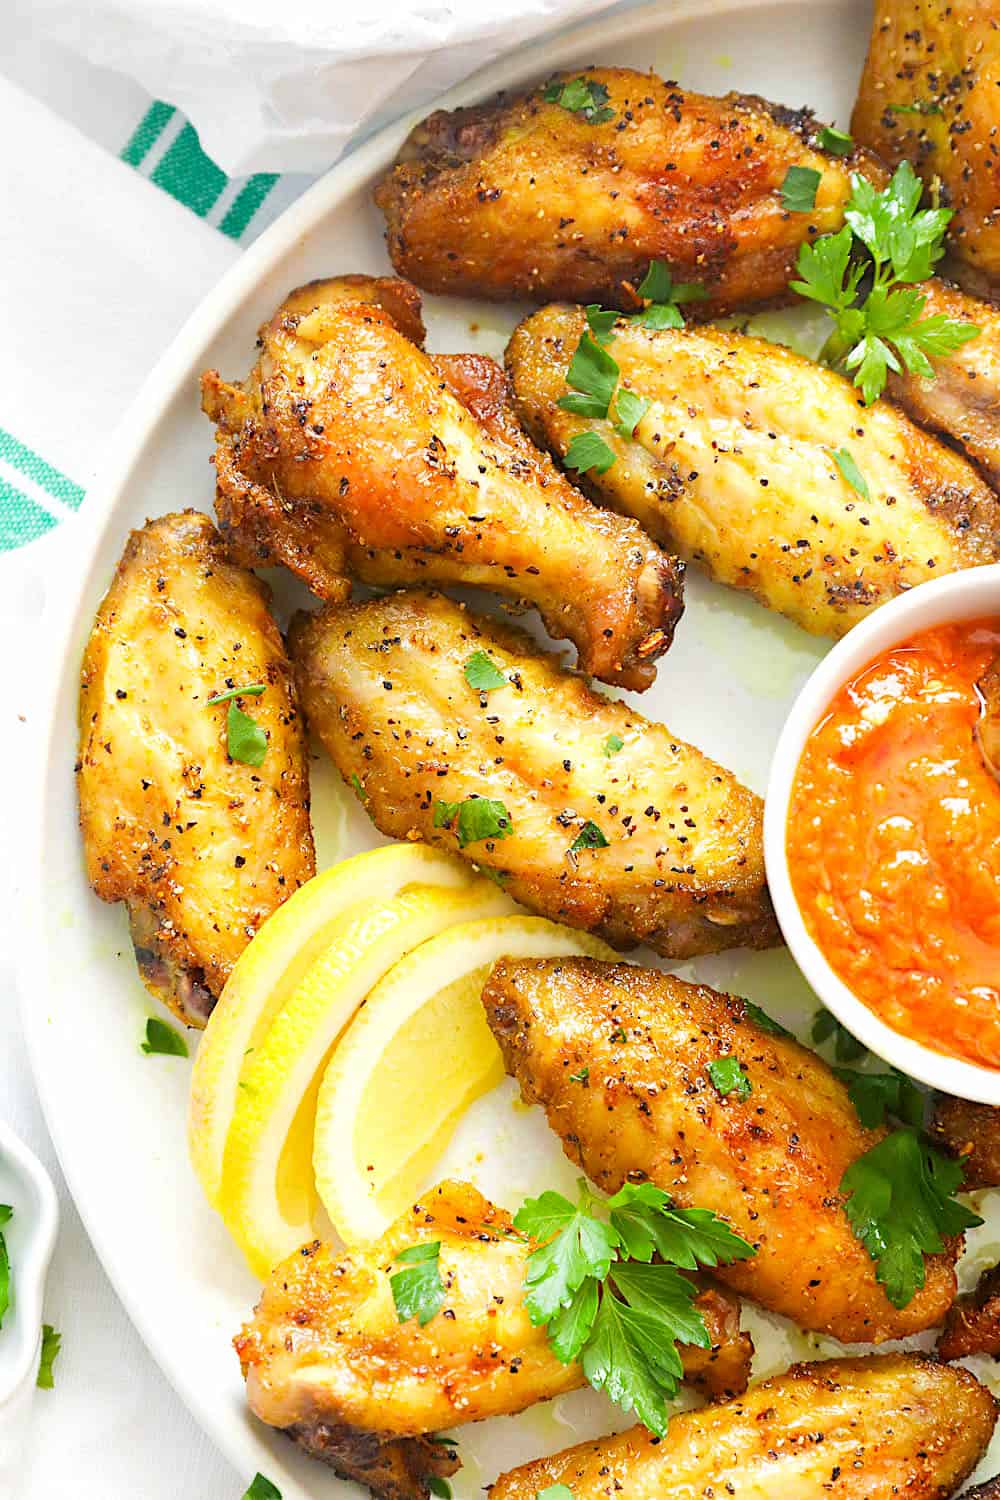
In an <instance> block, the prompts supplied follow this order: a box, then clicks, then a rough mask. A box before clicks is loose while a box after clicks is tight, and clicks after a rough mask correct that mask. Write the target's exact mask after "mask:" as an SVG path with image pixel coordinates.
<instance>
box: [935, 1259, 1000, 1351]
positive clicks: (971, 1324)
mask: <svg viewBox="0 0 1000 1500" xmlns="http://www.w3.org/2000/svg"><path fill="white" fill-rule="evenodd" d="M937 1352H938V1354H939V1355H940V1357H941V1358H942V1359H966V1358H968V1356H969V1355H970V1354H992V1355H993V1356H994V1358H995V1357H996V1356H997V1355H998V1354H1000V1266H993V1267H991V1268H990V1269H989V1270H988V1271H984V1272H983V1274H982V1275H981V1276H980V1278H979V1280H978V1282H977V1283H976V1286H975V1288H974V1290H973V1291H971V1292H967V1293H965V1294H964V1295H963V1296H961V1297H957V1298H956V1299H955V1303H954V1305H953V1306H952V1307H951V1308H950V1309H949V1312H948V1318H947V1321H946V1323H945V1326H944V1333H943V1334H942V1335H941V1337H940V1339H939V1340H938V1346H937Z"/></svg>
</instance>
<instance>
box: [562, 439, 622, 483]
mask: <svg viewBox="0 0 1000 1500" xmlns="http://www.w3.org/2000/svg"><path fill="white" fill-rule="evenodd" d="M614 461H615V454H614V449H613V448H609V447H608V445H607V443H606V442H605V441H604V439H603V438H602V437H601V435H600V433H599V432H578V433H577V434H576V435H575V436H574V437H573V438H572V439H571V440H570V443H569V446H568V447H567V449H566V456H565V458H564V459H563V465H564V467H565V468H567V469H575V470H576V471H577V473H578V474H586V473H588V472H589V471H590V470H591V469H596V470H597V472H598V474H606V473H607V472H608V470H609V469H610V468H611V465H612V464H613V463H614Z"/></svg>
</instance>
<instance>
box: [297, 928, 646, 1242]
mask: <svg viewBox="0 0 1000 1500" xmlns="http://www.w3.org/2000/svg"><path fill="white" fill-rule="evenodd" d="M581 953H582V954H587V955H590V956H591V957H594V958H607V959H613V958H615V957H617V955H616V954H615V953H613V952H612V950H611V949H610V948H608V947H607V946H606V944H604V943H602V942H600V941H599V940H598V939H597V938H592V937H589V936H587V934H586V933H582V932H574V931H572V930H571V929H570V928H568V927H562V926H560V925H559V924H558V923H556V922H549V921H546V920H545V919H544V918H543V917H525V916H502V917H492V918H489V919H485V920H477V921H472V922H465V923H462V924H461V925H459V926H455V927H449V928H448V930H447V931H446V932H443V933H442V934H441V935H440V936H438V937H434V938H430V939H429V940H428V941H427V942H425V943H422V944H421V946H420V947H419V948H416V949H415V950H414V951H413V952H411V953H409V954H407V956H406V957H405V958H401V959H400V960H399V962H398V963H396V964H395V965H394V966H393V968H391V969H390V970H389V972H388V973H387V974H386V975H385V977H384V978H383V979H381V980H380V981H379V983H378V984H377V985H376V986H375V988H374V989H373V990H372V991H371V992H370V994H369V996H368V999H367V1001H366V1003H365V1006H364V1008H363V1009H362V1010H361V1011H359V1012H358V1014H357V1016H356V1018H355V1019H354V1020H353V1021H352V1023H351V1025H350V1026H349V1027H348V1029H347V1031H346V1032H345V1034H344V1036H343V1037H342V1038H341V1040H340V1042H339V1044H338V1046H337V1048H336V1051H335V1052H334V1053H333V1056H332V1058H331V1060H330V1062H329V1064H328V1066H327V1069H326V1072H325V1074H324V1076H323V1080H322V1083H321V1084H320V1088H319V1095H318V1099H317V1101H316V1128H315V1145H314V1154H313V1162H314V1166H315V1176H316V1187H317V1190H318V1192H319V1196H320V1198H321V1199H322V1202H323V1205H324V1207H325V1208H326V1211H327V1213H328V1215H329V1217H330V1220H331V1222H332V1224H333V1226H334V1228H335V1229H336V1230H337V1233H338V1234H339V1235H340V1236H341V1237H342V1239H344V1240H345V1241H346V1242H347V1243H348V1244H356V1243H359V1242H363V1241H367V1240H374V1239H377V1238H378V1236H379V1235H381V1234H382V1233H383V1231H384V1230H385V1228H386V1227H387V1225H388V1224H389V1223H390V1222H391V1221H392V1220H393V1219H394V1218H396V1216H397V1215H398V1214H399V1213H401V1212H402V1211H403V1209H404V1208H406V1207H407V1205H408V1204H410V1203H412V1202H413V1201H414V1198H415V1197H416V1196H417V1194H418V1193H419V1191H420V1189H421V1187H422V1186H423V1183H424V1181H425V1179H426V1178H427V1176H428V1175H429V1174H430V1173H431V1172H432V1170H433V1168H434V1165H435V1163H436V1161H437V1160H438V1158H439V1157H440V1155H441V1153H442V1152H443V1151H444V1148H445V1147H446V1146H447V1144H448V1141H449V1139H450V1137H451V1135H452V1132H453V1130H454V1128H455V1125H456V1124H457V1122H458V1120H459V1118H460V1116H461V1115H462V1113H463V1112H464V1111H465V1110H466V1109H467V1108H468V1107H469V1105H470V1104H471V1103H472V1102H473V1100H475V1099H477V1098H478V1097H479V1096H480V1095H481V1094H483V1093H485V1092H486V1091H487V1089H490V1088H492V1087H493V1086H494V1085H495V1084H496V1083H498V1082H499V1080H500V1079H501V1077H502V1076H503V1063H502V1060H501V1057H500V1049H499V1048H498V1046H497V1044H496V1042H495V1041H494V1039H493V1034H492V1032H491V1031H490V1028H489V1025H488V1024H487V1021H486V1013H485V1011H484V1010H483V1007H482V1004H481V996H482V990H483V985H484V984H485V982H486V977H487V975H488V973H489V971H490V968H491V966H492V964H493V963H494V961H495V960H496V959H498V958H500V957H502V956H505V955H506V956H509V957H515V958H548V957H555V956H558V955H560V954H581Z"/></svg>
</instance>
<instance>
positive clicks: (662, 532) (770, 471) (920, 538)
mask: <svg viewBox="0 0 1000 1500" xmlns="http://www.w3.org/2000/svg"><path fill="white" fill-rule="evenodd" d="M585 329H586V322H585V318H584V312H583V309H582V308H578V307H570V306H568V305H566V304H554V305H551V306H549V307H545V308H542V309H541V310H540V311H539V312H536V313H534V314H533V315H532V316H531V317H529V318H527V319H526V320H525V321H524V322H523V323H522V324H521V325H520V326H519V327H518V328H517V329H516V330H515V332H514V335H513V337H512V338H511V341H510V344H509V346H508V349H507V362H508V368H509V370H510V373H511V376H512V378H513V382H514V391H515V396H516V399H517V404H518V410H519V411H520V414H521V417H522V419H523V421H524V422H525V425H526V426H527V427H528V430H529V431H530V432H531V433H532V435H533V436H534V437H535V439H536V441H538V442H540V443H544V444H545V445H546V446H547V447H549V448H550V449H551V451H552V452H553V453H554V454H555V455H556V457H558V458H560V459H563V460H565V458H566V455H567V450H568V448H569V445H570V443H571V441H572V439H573V438H574V436H575V435H576V434H578V433H580V432H583V431H585V430H587V429H588V428H590V429H594V430H596V431H597V432H598V433H599V434H600V436H601V437H602V438H603V439H604V441H605V443H607V445H608V446H609V448H610V449H611V451H612V452H613V454H614V462H613V463H612V464H611V466H610V467H609V468H607V469H606V470H605V472H604V473H599V472H598V471H597V469H592V470H591V471H590V472H589V473H588V474H587V475H586V479H585V481H584V484H585V488H586V489H587V490H588V492H589V493H590V494H591V495H592V496H593V497H594V498H595V499H597V500H599V501H600V502H601V504H604V505H611V506H614V507H615V509H617V510H621V511H625V512H627V513H628V514H630V515H634V516H636V517H637V518H638V519H639V520H640V521H641V522H642V524H643V525H644V526H645V528H646V529H647V531H648V532H649V533H650V535H651V536H654V537H656V538H657V539H658V540H660V541H661V542H664V543H666V544H668V545H669V546H670V547H671V548H673V549H675V550H676V551H677V552H679V553H680V555H681V556H682V557H684V558H687V559H689V560H691V561H694V562H697V563H698V564H700V566H701V567H703V568H704V569H705V570H706V571H707V572H708V573H709V575H710V576H711V577H712V578H715V579H717V580H718V581H719V582H720V583H726V584H729V585H730V586H731V587H733V588H739V589H745V590H747V591H748V592H750V593H752V594H753V595H754V596H755V597H756V598H758V599H759V600H760V601H761V603H763V604H766V605H768V606H769V607H770V608H771V609H775V610H778V611H779V612H780V613H781V614H784V615H787V616H788V618H789V619H791V620H794V621H796V623H797V624H799V625H801V626H803V627H804V628H805V629H806V630H809V631H811V632H813V633H814V634H816V635H843V634H844V633H845V632H846V631H847V630H849V629H850V628H851V626H852V625H855V624H856V623H857V622H858V620H860V619H862V618H863V617H864V616H865V615H866V614H868V613H869V612H870V611H871V610H872V609H875V608H877V607H878V606H879V605H880V604H883V603H884V602H885V601H886V600H887V599H891V598H892V597H893V596H894V595H896V594H898V593H901V592H902V591H903V590H904V589H908V588H910V587H912V586H913V585H914V584H916V583H920V582H922V581H923V580H924V579H927V578H937V577H939V576H940V575H941V574H942V573H949V572H954V571H957V570H958V569H960V568H969V567H973V566H975V565H977V564H980V563H990V562H996V561H998V560H1000V501H998V499H997V497H996V496H995V495H994V493H993V492H992V490H991V489H990V488H989V487H988V486H987V485H986V484H985V483H984V482H983V480H982V479H981V478H980V476H979V474H978V473H976V471H975V470H974V469H973V468H972V466H971V465H970V464H968V463H967V462H966V461H965V460H964V459H963V458H961V457H960V456H959V455H958V454H957V453H954V452H953V451H952V450H951V449H950V448H946V447H945V446H944V444H943V443H940V442H938V441H937V439H936V438H933V437H931V436H930V435H929V434H928V433H926V432H923V431H922V430H921V429H920V428H919V427H916V426H914V424H913V423H912V422H910V421H909V420H908V419H907V418H906V417H905V416H904V415H903V414H902V413H901V412H900V411H898V410H897V408H896V407H895V406H894V405H892V404H891V403H890V402H887V401H878V402H876V403H875V405H874V406H872V407H869V408H865V407H864V406H863V405H862V402H861V398H860V395H859V393H858V391H857V390H856V389H855V387H854V386H853V385H852V384H851V383H850V381H848V380H846V379H844V377H843V376H841V375H837V374H835V373H834V372H833V371H832V370H827V369H824V368H823V367H822V366H820V365H817V364H814V363H813V362H812V361H811V360H808V359H804V358H803V357H802V356H801V355H798V354H794V353H792V352H791V350H789V349H784V348H782V347H780V346H779V345H777V344H771V343H768V342H766V341H765V340H762V339H754V338H747V337H746V336H744V335H742V334H739V333H731V332H724V331H722V330H721V329H714V328H679V329H663V330H659V331H653V330H651V329H648V328H644V327H641V326H637V325H635V324H631V323H628V322H625V321H622V322H620V323H618V324H617V325H616V337H615V339H614V342H613V343H612V344H610V345H609V353H611V354H612V356H613V357H614V359H615V361H616V362H617V364H618V366H619V369H620V371H621V382H622V385H623V387H625V388H627V389H628V390H630V391H633V392H634V393H636V395H638V396H641V397H643V398H645V399H646V400H647V401H648V402H649V406H648V408H647V409H646V411H645V414H644V415H643V416H642V417H641V419H640V421H639V423H638V426H637V427H636V429H635V434H634V436H633V437H632V438H628V437H623V436H622V435H621V433H620V432H619V431H618V430H617V429H616V428H615V426H614V425H613V424H612V422H611V421H610V420H608V421H595V419H593V418H587V417H581V416H577V415H575V414H574V413H572V412H568V411H563V410H561V409H560V408H559V407H558V406H557V404H556V403H557V401H558V400H559V398H560V397H562V396H564V395H565V394H566V392H567V389H568V387H567V384H566V375H567V367H568V365H569V363H570V360H571V358H572V356H573V352H574V350H575V349H576V347H577V344H578V342H579V340H580V336H581V333H583V332H584V331H585ZM614 411H615V408H614V407H612V415H614ZM838 454H839V455H840V459H839V462H838Z"/></svg>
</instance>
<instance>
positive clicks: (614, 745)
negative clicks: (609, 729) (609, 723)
mask: <svg viewBox="0 0 1000 1500" xmlns="http://www.w3.org/2000/svg"><path fill="white" fill-rule="evenodd" d="M624 748H625V741H624V740H623V739H622V737H621V735H620V734H609V735H608V737H607V739H606V740H605V741H604V753H605V755H607V756H612V755H617V754H618V752H619V750H623V749H624Z"/></svg>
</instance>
